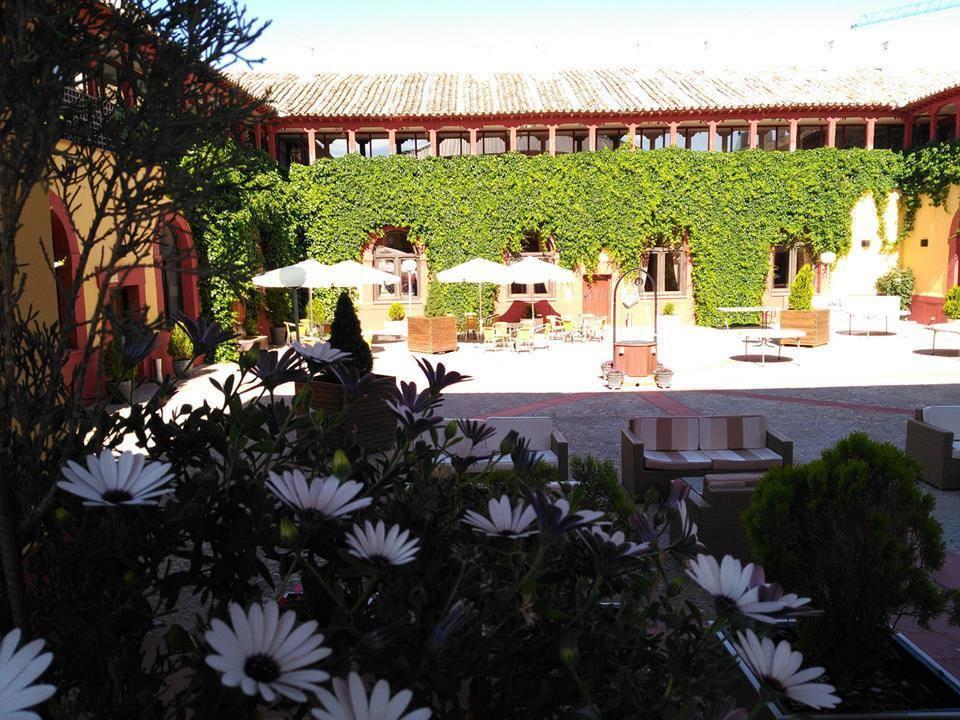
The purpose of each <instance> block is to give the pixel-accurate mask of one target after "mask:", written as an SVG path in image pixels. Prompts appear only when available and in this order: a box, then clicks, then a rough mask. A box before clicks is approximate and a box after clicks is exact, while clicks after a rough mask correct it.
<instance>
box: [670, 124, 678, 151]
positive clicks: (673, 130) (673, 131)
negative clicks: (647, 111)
mask: <svg viewBox="0 0 960 720" xmlns="http://www.w3.org/2000/svg"><path fill="white" fill-rule="evenodd" d="M677 125H679V123H675V122H672V123H670V147H676V146H677Z"/></svg>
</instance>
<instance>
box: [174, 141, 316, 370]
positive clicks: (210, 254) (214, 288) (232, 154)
mask: <svg viewBox="0 0 960 720" xmlns="http://www.w3.org/2000/svg"><path fill="white" fill-rule="evenodd" d="M173 171H174V172H180V173H183V174H184V175H186V176H187V177H193V178H206V177H210V176H211V174H212V177H213V178H214V180H213V182H214V183H215V184H216V187H217V191H216V192H215V193H214V194H213V195H212V198H211V200H210V201H209V202H208V203H206V204H205V205H204V206H203V207H201V208H199V209H198V210H197V211H196V212H194V213H192V214H190V215H189V216H188V217H187V220H188V222H189V223H190V227H191V230H192V231H193V236H194V242H195V245H196V252H197V255H198V259H199V264H200V267H201V268H202V274H201V276H200V302H201V305H202V307H203V308H204V314H205V315H207V316H210V317H211V318H212V319H213V320H216V321H217V322H219V323H220V324H221V325H222V326H223V327H224V328H228V329H232V330H238V329H239V328H238V318H237V314H236V312H235V309H234V308H235V305H236V303H238V302H239V303H240V304H242V305H243V306H244V307H245V310H246V314H247V322H246V323H245V325H246V326H245V327H244V328H243V330H244V331H245V332H246V334H248V335H249V334H254V333H255V332H256V324H257V323H256V320H257V316H258V314H259V312H260V309H261V307H262V305H263V302H262V298H261V294H260V293H259V292H258V291H257V290H256V289H255V288H254V287H253V284H252V282H251V278H252V277H253V275H255V274H256V273H258V272H260V270H261V269H264V268H274V267H280V266H283V265H288V264H290V263H293V262H296V261H297V260H299V259H302V257H303V250H302V247H301V246H300V245H299V243H298V241H297V236H296V232H297V227H298V225H297V222H296V221H297V216H296V215H295V214H294V211H293V209H292V207H293V206H292V204H291V202H289V198H288V197H287V195H286V193H287V192H288V190H289V189H290V186H289V183H288V182H287V179H286V177H285V176H284V175H283V174H282V173H281V172H280V170H279V169H278V168H277V165H276V164H275V163H274V162H272V161H271V160H270V158H268V157H267V155H266V154H265V153H263V152H260V151H257V150H252V149H250V148H246V147H238V146H236V145H234V144H233V143H230V142H228V143H225V144H224V145H222V146H203V147H198V148H196V149H194V151H193V152H191V153H190V154H189V155H187V156H186V157H185V158H184V159H183V161H182V162H181V163H180V165H179V167H177V168H174V169H173ZM186 187H189V185H187V186H186ZM278 302H279V303H283V302H286V303H287V304H289V300H288V299H287V297H286V295H284V294H280V296H279V298H278ZM237 355H238V354H237V348H236V345H235V344H233V345H231V344H225V345H222V346H221V347H220V348H219V349H218V351H217V355H216V359H217V360H235V359H236V358H237Z"/></svg>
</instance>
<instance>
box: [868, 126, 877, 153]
mask: <svg viewBox="0 0 960 720" xmlns="http://www.w3.org/2000/svg"><path fill="white" fill-rule="evenodd" d="M876 134H877V119H876V118H867V142H866V148H867V150H873V141H874V138H875V136H876Z"/></svg>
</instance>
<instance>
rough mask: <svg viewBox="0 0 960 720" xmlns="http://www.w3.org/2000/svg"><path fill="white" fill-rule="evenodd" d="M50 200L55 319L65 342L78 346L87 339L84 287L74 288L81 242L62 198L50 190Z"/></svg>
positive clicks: (71, 345) (74, 347) (76, 348)
mask: <svg viewBox="0 0 960 720" xmlns="http://www.w3.org/2000/svg"><path fill="white" fill-rule="evenodd" d="M48 200H49V203H50V231H51V237H52V242H53V272H54V282H55V284H56V291H57V321H58V322H59V324H60V327H61V328H65V329H66V330H67V334H66V345H67V348H68V349H70V350H78V349H79V348H80V347H81V345H82V344H83V342H84V341H85V340H86V328H85V325H84V323H86V320H87V315H86V304H85V302H84V297H83V289H82V288H76V280H77V277H76V275H77V266H78V265H79V263H80V245H79V242H78V240H77V233H76V230H74V227H73V222H72V221H71V219H70V215H69V213H68V212H67V208H66V206H65V205H64V204H63V201H62V200H61V199H60V198H59V196H57V195H56V194H54V193H53V192H51V193H49V194H48Z"/></svg>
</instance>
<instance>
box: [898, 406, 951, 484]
mask: <svg viewBox="0 0 960 720" xmlns="http://www.w3.org/2000/svg"><path fill="white" fill-rule="evenodd" d="M958 432H960V405H931V406H928V407H923V408H917V411H916V417H915V418H913V419H910V420H907V455H909V456H910V457H912V458H913V459H914V460H916V461H917V462H918V463H919V464H920V477H921V478H923V479H924V480H926V481H927V482H928V483H930V484H931V485H933V486H935V487H938V488H940V489H941V490H957V489H960V440H958V438H957V433H958Z"/></svg>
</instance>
